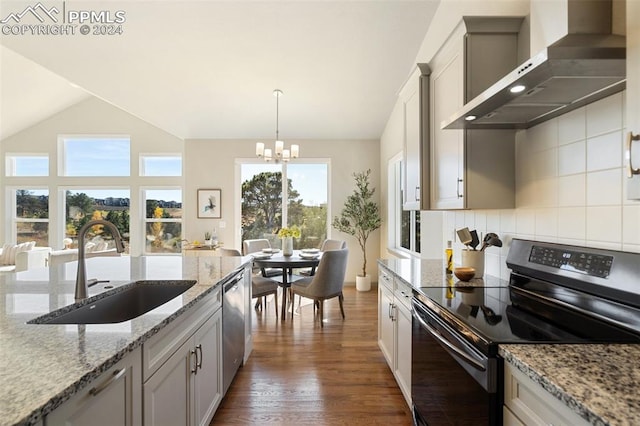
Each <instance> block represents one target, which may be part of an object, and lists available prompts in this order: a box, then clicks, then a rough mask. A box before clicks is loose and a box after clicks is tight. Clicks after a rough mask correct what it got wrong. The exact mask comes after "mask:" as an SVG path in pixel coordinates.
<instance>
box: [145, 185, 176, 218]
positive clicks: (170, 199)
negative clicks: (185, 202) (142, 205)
mask: <svg viewBox="0 0 640 426" xmlns="http://www.w3.org/2000/svg"><path fill="white" fill-rule="evenodd" d="M145 194H146V206H147V207H146V215H145V217H146V218H147V219H149V218H158V217H161V218H165V219H180V218H182V190H180V189H167V190H163V189H151V190H147V191H145ZM158 208H160V209H161V212H160V213H158V212H157V211H156V210H157V209H158ZM158 214H160V215H159V216H158Z"/></svg>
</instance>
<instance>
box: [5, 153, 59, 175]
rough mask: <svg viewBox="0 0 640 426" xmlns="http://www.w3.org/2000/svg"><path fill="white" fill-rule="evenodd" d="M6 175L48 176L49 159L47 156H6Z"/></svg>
mask: <svg viewBox="0 0 640 426" xmlns="http://www.w3.org/2000/svg"><path fill="white" fill-rule="evenodd" d="M6 175H7V176H49V157H48V156H47V155H33V156H31V155H25V156H21V155H16V156H13V155H8V156H7V161H6Z"/></svg>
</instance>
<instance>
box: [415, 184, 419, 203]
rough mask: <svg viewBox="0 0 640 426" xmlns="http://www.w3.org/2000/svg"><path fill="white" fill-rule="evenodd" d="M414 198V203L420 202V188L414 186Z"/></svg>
mask: <svg viewBox="0 0 640 426" xmlns="http://www.w3.org/2000/svg"><path fill="white" fill-rule="evenodd" d="M414 195H415V196H416V201H420V187H419V186H416V193H415V194H414Z"/></svg>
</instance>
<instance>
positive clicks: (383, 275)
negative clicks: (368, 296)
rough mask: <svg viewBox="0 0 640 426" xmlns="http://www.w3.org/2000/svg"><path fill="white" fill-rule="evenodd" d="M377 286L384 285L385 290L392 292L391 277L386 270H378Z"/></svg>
mask: <svg viewBox="0 0 640 426" xmlns="http://www.w3.org/2000/svg"><path fill="white" fill-rule="evenodd" d="M378 285H384V286H385V287H386V288H388V289H389V290H391V291H393V277H392V275H391V273H390V272H389V271H387V270H386V269H383V268H378Z"/></svg>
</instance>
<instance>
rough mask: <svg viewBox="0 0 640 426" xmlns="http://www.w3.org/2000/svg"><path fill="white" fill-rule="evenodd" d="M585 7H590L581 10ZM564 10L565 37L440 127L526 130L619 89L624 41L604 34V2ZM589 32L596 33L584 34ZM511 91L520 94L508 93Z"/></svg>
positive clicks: (606, 7) (607, 7)
mask: <svg viewBox="0 0 640 426" xmlns="http://www.w3.org/2000/svg"><path fill="white" fill-rule="evenodd" d="M585 3H590V4H591V5H594V6H595V7H593V8H586V10H585V7H584V6H585ZM568 7H569V25H568V30H569V34H567V35H566V36H565V37H563V38H562V39H560V40H559V41H557V42H556V43H554V44H552V45H551V46H549V47H547V48H546V49H544V50H543V51H542V52H540V53H538V54H537V55H536V56H534V57H532V58H531V59H529V60H527V61H526V62H524V63H523V64H522V65H520V66H519V67H517V68H516V69H515V70H513V71H512V72H510V73H509V74H507V75H506V76H505V77H503V78H502V79H500V80H499V81H498V82H496V83H495V84H494V85H492V86H490V87H489V88H488V89H486V90H485V91H484V92H482V93H481V94H480V95H478V96H477V97H475V98H474V99H472V100H471V101H469V102H468V103H467V104H465V106H464V107H463V108H462V109H461V110H460V111H458V112H457V113H456V114H454V115H453V116H451V117H450V118H449V119H448V120H447V121H444V122H442V123H441V126H442V128H446V129H526V128H529V127H531V126H534V125H536V124H539V123H541V122H543V121H546V120H548V119H550V118H553V117H556V116H558V115H561V114H564V113H566V112H569V111H571V110H573V109H575V108H578V107H581V106H583V105H586V104H588V103H591V102H594V101H596V100H598V99H601V98H603V97H606V96H609V95H612V94H614V93H616V92H619V91H621V90H623V89H624V88H625V81H626V70H625V57H626V40H625V37H624V36H620V35H614V34H611V33H610V31H611V4H610V1H600V0H598V1H592V2H576V1H575V0H569V1H568ZM576 8H577V9H576ZM572 11H573V13H572ZM607 11H608V15H607V13H606V12H607ZM585 13H586V14H587V15H589V16H588V18H587V19H585ZM585 21H586V22H588V24H587V25H586V26H585ZM585 27H586V31H585ZM594 28H595V30H596V31H599V32H597V33H594V32H590V30H592V29H594ZM603 28H604V30H603ZM516 87H519V88H520V89H521V92H518V93H513V88H516Z"/></svg>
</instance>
